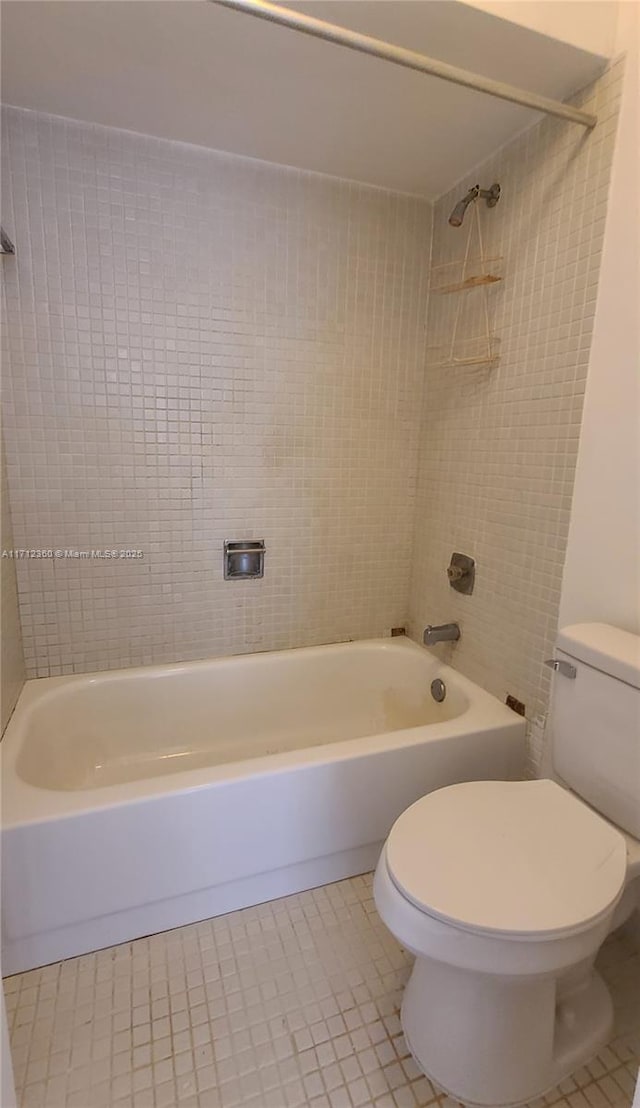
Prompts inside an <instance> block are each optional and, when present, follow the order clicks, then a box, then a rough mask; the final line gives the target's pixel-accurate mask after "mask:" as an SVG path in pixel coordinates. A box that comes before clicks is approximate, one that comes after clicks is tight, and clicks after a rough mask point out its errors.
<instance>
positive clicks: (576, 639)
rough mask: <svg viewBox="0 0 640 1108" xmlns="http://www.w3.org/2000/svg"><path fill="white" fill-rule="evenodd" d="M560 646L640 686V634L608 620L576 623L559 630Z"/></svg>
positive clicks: (581, 658)
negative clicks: (614, 625)
mask: <svg viewBox="0 0 640 1108" xmlns="http://www.w3.org/2000/svg"><path fill="white" fill-rule="evenodd" d="M558 650H563V651H564V652H565V654H569V655H570V656H571V657H572V658H575V659H576V661H578V662H586V664H587V665H589V666H593V667H594V669H599V670H600V671H601V672H602V673H606V674H608V675H609V676H610V677H616V678H617V679H618V680H619V681H626V683H627V684H628V685H633V687H634V688H636V689H640V635H633V634H631V632H630V631H622V630H621V629H620V628H619V627H610V626H609V624H608V623H574V624H573V625H572V626H571V627H564V628H563V629H562V630H561V631H559V632H558Z"/></svg>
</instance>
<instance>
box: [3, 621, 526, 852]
mask: <svg viewBox="0 0 640 1108" xmlns="http://www.w3.org/2000/svg"><path fill="white" fill-rule="evenodd" d="M354 649H356V650H357V649H360V650H362V649H365V650H371V649H374V650H376V651H378V650H383V651H389V650H391V651H393V652H394V653H398V652H399V651H403V652H406V651H409V652H410V653H412V654H414V656H418V655H419V656H420V657H421V659H422V660H424V662H425V666H426V680H429V679H433V678H434V677H437V676H439V677H442V678H443V679H444V680H445V682H447V681H448V682H449V683H450V684H455V685H457V687H458V689H459V690H460V691H461V692H462V693H463V695H464V696H465V698H466V701H467V707H466V708H465V709H464V710H463V711H462V712H461V713H460V715H458V716H456V717H454V718H453V719H450V720H446V721H443V722H441V723H429V724H420V725H418V726H416V727H408V728H401V729H398V730H394V731H386V732H380V733H379V734H375V735H365V736H360V737H359V738H354V739H345V740H338V741H333V742H331V743H322V744H318V745H317V746H310V747H303V748H300V749H295V750H288V751H282V752H279V753H275V754H266V755H259V756H257V757H255V758H245V759H242V760H239V761H234V762H223V763H220V764H218V765H216V764H212V765H210V766H205V767H200V768H197V769H185V770H178V771H176V772H175V773H171V774H165V775H159V776H156V777H147V778H140V779H135V780H132V781H128V782H124V783H120V784H112V785H103V786H99V787H97V788H89V789H68V790H67V789H64V790H63V789H49V788H46V787H43V786H38V785H33V784H30V783H29V782H27V781H25V780H24V779H23V778H22V777H21V776H20V775H19V773H18V771H17V761H18V758H19V755H20V752H21V748H22V743H23V741H24V739H25V737H26V729H27V727H28V724H29V719H30V715H31V712H32V711H33V710H34V708H35V707H36V706H37V705H40V704H41V703H42V701H43V700H45V699H47V698H49V697H51V696H55V694H56V692H57V691H58V690H62V689H63V688H66V687H68V686H69V685H79V686H85V687H86V686H87V685H91V684H95V683H100V684H106V683H108V682H111V681H116V680H121V679H123V678H124V679H126V680H135V679H136V677H139V676H140V675H142V674H144V675H145V676H147V677H156V676H157V677H158V678H162V677H163V676H164V677H168V676H170V675H175V674H179V673H186V672H193V671H198V670H206V669H207V668H209V667H211V666H215V665H219V664H221V663H222V664H229V663H238V662H242V660H243V659H249V658H254V659H255V658H260V657H264V656H266V655H268V656H269V657H271V658H274V657H276V658H277V657H283V658H286V657H289V656H291V655H292V654H299V653H300V652H301V651H303V652H304V653H305V654H309V655H311V656H313V654H320V653H326V652H328V651H331V652H333V653H342V652H343V651H352V650H354ZM518 722H520V723H521V724H523V723H524V721H523V720H519V719H518V716H517V715H516V713H515V712H513V711H512V710H511V709H510V708H508V707H507V706H506V705H504V704H502V703H501V702H500V701H499V700H498V699H497V697H495V696H493V694H491V693H489V692H486V690H484V689H482V688H480V686H478V685H476V684H475V683H474V682H473V681H471V680H470V679H469V678H467V677H464V676H463V675H462V674H461V673H459V672H458V671H457V670H455V669H453V667H452V666H450V665H448V664H445V663H443V662H441V661H440V659H439V658H438V657H437V656H436V655H435V653H434V652H433V651H431V650H428V649H427V648H425V647H423V646H420V645H419V644H418V643H416V642H414V641H413V640H412V639H409V638H407V637H404V636H403V637H398V638H393V639H392V638H377V639H359V640H358V639H356V640H349V641H347V642H338V643H328V644H323V645H320V646H308V647H292V648H288V649H285V650H277V651H258V652H252V653H243V654H234V655H218V656H215V657H212V658H205V659H199V660H197V661H188V662H179V663H168V664H164V665H156V666H136V667H127V668H124V669H115V670H100V671H97V672H92V673H86V674H69V675H63V676H59V677H46V678H32V679H30V680H29V681H27V682H26V684H25V686H24V688H23V690H22V692H21V694H20V697H19V699H18V702H17V704H16V707H15V710H14V712H13V715H12V717H11V719H10V721H9V723H8V725H7V728H6V731H5V734H4V737H3V739H2V743H1V744H0V759H1V768H2V803H1V808H0V816H1V826H2V829H3V830H6V831H8V830H10V829H11V828H14V827H20V826H24V825H26V824H37V823H44V822H48V821H50V820H52V819H53V820H55V819H64V818H68V817H73V816H80V815H84V814H86V813H87V812H91V811H95V810H96V808H117V807H119V806H122V805H127V804H130V803H131V802H132V801H134V800H135V801H151V800H154V799H155V798H157V797H158V796H161V795H163V794H166V793H168V792H172V793H173V792H180V793H183V792H184V793H187V792H194V791H199V790H201V789H204V788H211V787H212V786H222V785H224V784H225V782H228V781H229V780H230V779H234V780H235V779H238V778H245V777H269V776H271V775H272V774H274V773H277V774H281V773H286V772H293V771H299V770H301V769H303V768H304V767H311V766H315V765H320V764H328V763H331V762H338V761H343V760H347V759H354V758H358V757H366V756H367V755H369V754H372V753H376V752H380V751H384V750H387V749H389V748H390V747H393V746H394V745H395V746H398V747H400V746H402V747H404V746H414V745H418V744H420V743H424V742H425V740H427V741H428V739H429V738H430V737H431V738H433V739H434V740H441V739H443V738H447V737H455V736H457V735H461V734H465V733H468V732H469V731H470V730H471V731H473V732H474V733H478V734H481V733H483V732H486V731H495V730H496V729H501V728H503V727H504V728H507V729H513V728H514V724H517V723H518Z"/></svg>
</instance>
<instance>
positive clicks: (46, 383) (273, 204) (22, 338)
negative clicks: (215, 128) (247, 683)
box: [3, 109, 431, 676]
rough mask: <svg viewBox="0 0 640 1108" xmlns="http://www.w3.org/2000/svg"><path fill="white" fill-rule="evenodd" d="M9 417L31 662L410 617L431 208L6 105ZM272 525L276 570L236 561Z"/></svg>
mask: <svg viewBox="0 0 640 1108" xmlns="http://www.w3.org/2000/svg"><path fill="white" fill-rule="evenodd" d="M5 123H6V147H5V150H6V160H5V168H6V175H5V194H4V201H3V204H4V207H3V222H4V223H6V226H7V230H8V231H9V232H10V233H11V236H12V238H13V239H14V240H15V242H16V246H17V255H16V258H15V260H7V259H5V263H4V273H5V278H6V281H7V299H8V308H9V316H10V326H9V328H8V334H7V344H8V353H7V356H6V358H5V367H6V369H5V378H6V394H5V420H6V439H7V452H8V465H9V478H10V485H11V501H12V511H13V523H14V539H15V543H16V545H17V546H18V547H21V548H34V549H41V548H44V549H48V548H50V549H56V548H59V549H63V550H64V549H78V550H91V549H105V548H106V549H111V548H113V549H118V550H119V549H142V550H143V551H144V558H143V559H141V560H139V561H138V560H136V561H108V562H104V561H102V562H100V561H97V560H86V561H85V560H83V561H78V560H72V559H60V560H45V561H38V562H36V561H30V562H29V563H27V562H21V563H19V564H18V577H19V589H20V600H21V615H22V626H23V633H24V647H25V655H26V660H27V666H28V671H29V674H30V675H31V676H34V675H39V676H46V675H49V674H58V673H66V672H72V671H83V670H92V669H97V668H99V669H103V668H110V667H116V666H127V665H136V664H141V663H151V662H165V661H174V660H180V659H188V658H195V657H202V656H207V655H211V654H220V653H235V652H240V651H246V650H255V649H267V648H271V649H273V648H279V647H288V646H294V645H304V644H311V643H319V642H325V641H333V640H338V639H344V638H350V637H354V638H357V637H363V636H370V635H378V634H382V633H384V632H385V631H388V629H389V628H390V627H391V626H393V625H397V624H400V623H402V622H403V620H404V618H405V616H406V608H407V595H408V578H409V562H410V556H411V544H410V541H408V540H407V536H409V535H410V534H411V529H412V520H413V506H414V487H415V472H416V465H417V445H418V433H419V421H420V404H419V398H420V396H421V391H422V385H423V378H424V365H423V362H424V355H423V345H424V326H425V314H426V306H427V277H428V265H429V248H430V237H431V208H430V206H429V205H428V204H426V203H424V202H421V201H418V200H414V199H411V198H407V197H400V196H395V195H393V194H390V193H386V192H383V191H380V190H376V189H372V188H366V187H361V186H358V185H354V184H350V183H347V182H341V181H336V180H334V179H331V178H326V177H322V176H319V175H314V174H305V173H302V172H298V171H294V170H287V169H282V168H278V167H275V166H271V165H268V164H266V163H260V162H255V161H251V160H248V159H242V158H237V157H231V156H227V155H221V154H217V153H215V152H211V151H206V150H202V149H198V148H196V147H190V146H186V145H181V144H177V143H169V142H164V141H161V140H157V139H150V138H149V139H147V138H145V137H141V136H139V135H132V134H129V133H126V132H120V131H116V130H111V129H108V128H102V127H93V126H88V125H85V124H79V123H74V122H68V121H64V120H60V119H56V118H51V117H46V116H39V115H35V114H33V113H30V112H25V111H22V110H17V109H9V110H8V111H7V112H6V116H5ZM225 538H231V539H234V538H264V539H265V540H266V545H267V563H266V567H267V569H266V575H265V578H264V580H263V581H259V582H255V581H251V582H234V583H227V582H224V581H223V578H222V543H223V540H224V539H225Z"/></svg>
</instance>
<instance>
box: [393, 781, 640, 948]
mask: <svg viewBox="0 0 640 1108" xmlns="http://www.w3.org/2000/svg"><path fill="white" fill-rule="evenodd" d="M385 858H386V865H387V869H388V872H389V876H390V878H391V880H392V882H393V884H394V885H395V886H396V888H397V889H398V891H399V892H400V893H401V894H402V895H403V896H404V897H406V898H407V900H409V901H410V902H411V903H412V904H413V905H414V906H415V907H416V908H418V909H419V910H420V911H421V912H424V913H426V914H427V915H429V916H432V917H435V919H437V920H440V921H442V922H443V923H448V924H451V925H453V926H455V927H456V928H460V929H462V930H465V931H472V932H476V933H479V934H484V935H488V936H495V937H502V938H512V939H518V938H520V939H527V938H533V937H535V938H536V939H539V940H543V939H554V938H556V937H559V936H565V935H569V934H572V933H577V932H580V931H583V930H586V929H589V928H591V927H593V926H595V925H596V924H597V923H598V922H599V921H600V920H601V919H602V918H603V917H604V916H606V915H607V914H609V913H610V912H611V911H612V910H613V908H614V907H615V904H616V902H617V901H618V899H619V897H620V896H621V894H622V891H623V888H624V884H625V877H626V869H627V859H626V845H625V840H624V838H623V836H622V835H621V834H620V832H618V831H617V830H616V829H615V828H614V827H612V826H611V825H610V824H609V823H607V822H606V821H605V820H603V819H601V818H600V817H599V816H598V815H596V813H594V812H593V811H592V810H591V809H589V808H588V807H587V806H586V805H585V804H583V803H582V802H581V801H580V800H577V799H576V798H575V797H573V796H571V795H570V794H568V793H567V792H566V791H565V790H564V789H562V788H561V787H560V786H559V785H557V784H556V783H555V782H553V781H548V780H538V781H517V782H514V781H474V782H468V783H464V784H460V785H452V786H449V787H448V788H444V789H439V790H437V791H436V792H433V793H429V794H428V795H427V796H425V797H423V798H422V799H421V800H418V801H417V802H416V803H415V804H413V805H412V806H411V807H410V808H408V809H407V810H406V811H405V812H403V814H402V815H401V816H400V817H399V819H398V820H397V821H396V823H395V824H394V825H393V827H392V829H391V832H390V835H389V838H388V840H387V844H386V850H385Z"/></svg>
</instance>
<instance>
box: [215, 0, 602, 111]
mask: <svg viewBox="0 0 640 1108" xmlns="http://www.w3.org/2000/svg"><path fill="white" fill-rule="evenodd" d="M211 2H212V3H214V4H220V5H221V7H223V8H232V9H234V10H235V11H239V12H245V13H246V14H247V15H253V16H257V18H258V19H266V20H267V21H268V22H270V23H278V24H280V26H282V27H289V28H290V29H291V30H294V31H302V32H303V34H305V35H312V36H314V37H315V38H321V39H324V40H325V41H326V42H333V43H335V44H336V45H337V46H346V47H348V48H349V49H350V50H357V51H359V52H360V53H361V54H370V55H371V56H372V57H374V58H382V59H383V60H384V61H388V62H393V63H394V64H395V65H401V66H404V68H405V69H414V70H416V71H417V72H418V73H427V74H428V75H429V76H431V77H440V78H442V80H443V81H452V82H453V84H455V85H463V86H464V87H465V88H470V89H475V90H476V91H477V92H486V93H487V94H488V95H489V96H496V97H497V98H498V99H499V100H509V101H510V102H511V103H513V104H520V105H521V106H522V107H524V108H532V109H533V110H534V111H538V112H545V113H546V114H547V115H555V116H557V117H558V119H566V120H568V122H569V123H579V124H581V125H582V126H583V127H587V128H589V130H590V129H591V128H592V127H595V125H596V123H597V122H598V117H597V116H595V115H591V114H590V113H589V112H583V111H580V109H579V108H574V107H572V106H571V105H570V104H563V103H562V102H561V101H560V100H550V99H549V98H548V97H546V96H539V95H538V93H536V92H527V91H526V90H525V89H519V88H516V87H515V86H514V85H507V84H505V83H504V82H503V81H494V80H493V79H492V78H491V77H484V76H482V74H480V73H472V72H471V71H470V70H468V69H460V68H459V67H458V66H455V65H449V64H448V62H441V61H438V59H437V58H429V57H428V56H427V55H426V54H418V53H416V51H415V50H406V49H405V48H404V47H403V46H394V45H393V43H390V42H384V40H383V39H377V38H371V36H370V35H363V34H360V32H359V31H352V30H350V29H349V28H348V27H340V26H338V24H336V23H326V22H325V20H324V19H316V18H315V17H314V16H311V15H305V14H304V13H302V12H297V11H293V10H292V9H291V8H283V7H281V6H280V5H279V4H272V3H270V2H269V0H211Z"/></svg>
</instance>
